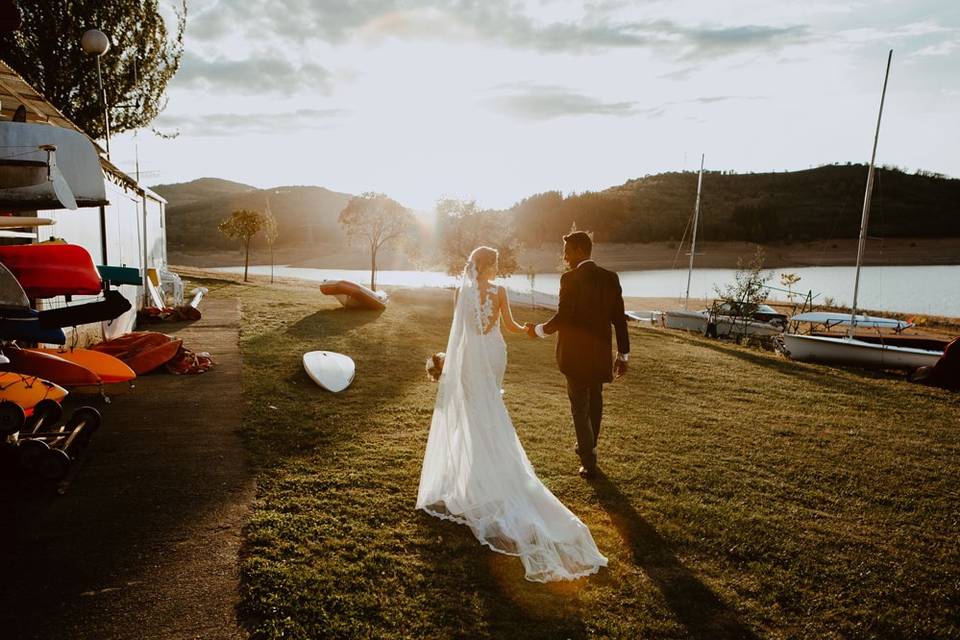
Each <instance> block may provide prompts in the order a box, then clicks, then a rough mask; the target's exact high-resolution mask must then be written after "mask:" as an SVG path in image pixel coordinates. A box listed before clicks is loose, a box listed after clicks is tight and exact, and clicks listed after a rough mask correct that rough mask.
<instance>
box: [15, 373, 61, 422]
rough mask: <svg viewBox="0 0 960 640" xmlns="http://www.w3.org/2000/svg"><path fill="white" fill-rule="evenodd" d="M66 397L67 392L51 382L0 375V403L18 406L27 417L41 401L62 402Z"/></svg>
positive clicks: (17, 374) (19, 374) (34, 377)
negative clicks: (6, 402)
mask: <svg viewBox="0 0 960 640" xmlns="http://www.w3.org/2000/svg"><path fill="white" fill-rule="evenodd" d="M66 397H67V390H66V389H64V388H63V387H61V386H60V385H57V384H54V383H53V382H49V381H47V380H44V379H42V378H38V377H36V376H25V375H23V374H22V373H11V372H8V371H4V372H3V373H0V401H4V400H6V401H9V402H13V403H14V404H17V405H20V407H21V408H23V410H24V411H25V412H26V413H27V414H28V415H29V414H30V413H31V412H32V411H33V408H34V407H35V406H36V405H37V403H38V402H40V401H41V400H47V399H49V400H54V401H56V402H62V401H63V399H64V398H66Z"/></svg>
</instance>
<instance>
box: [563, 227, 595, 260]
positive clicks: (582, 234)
mask: <svg viewBox="0 0 960 640" xmlns="http://www.w3.org/2000/svg"><path fill="white" fill-rule="evenodd" d="M563 241H564V242H566V243H567V244H569V245H571V246H573V247H575V248H577V249H580V250H581V251H582V252H583V253H585V254H586V255H588V256H589V255H590V254H591V253H593V240H591V239H590V234H589V233H587V232H586V231H574V232H573V233H568V234H567V235H565V236H563Z"/></svg>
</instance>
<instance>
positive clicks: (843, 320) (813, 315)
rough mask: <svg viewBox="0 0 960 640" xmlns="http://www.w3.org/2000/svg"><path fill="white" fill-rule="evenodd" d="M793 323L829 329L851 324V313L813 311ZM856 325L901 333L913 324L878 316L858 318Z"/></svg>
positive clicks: (796, 318)
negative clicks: (819, 325)
mask: <svg viewBox="0 0 960 640" xmlns="http://www.w3.org/2000/svg"><path fill="white" fill-rule="evenodd" d="M790 320H791V321H792V322H809V323H810V324H822V325H826V326H828V327H835V326H839V325H848V324H850V314H849V313H836V312H830V311H811V312H809V313H801V314H799V315H796V316H793V317H792V318H790ZM854 325H855V326H858V327H873V328H877V329H896V330H897V331H900V330H902V329H907V328H909V327H912V326H913V324H912V323H910V322H906V321H904V320H895V319H893V318H880V317H878V316H856V317H855V319H854Z"/></svg>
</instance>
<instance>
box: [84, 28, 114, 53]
mask: <svg viewBox="0 0 960 640" xmlns="http://www.w3.org/2000/svg"><path fill="white" fill-rule="evenodd" d="M80 46H81V47H82V48H83V52H84V53H85V54H87V55H88V56H97V57H99V56H102V55H103V54H105V53H106V52H107V50H108V49H109V48H110V39H109V38H107V35H106V34H105V33H104V32H103V31H100V29H90V30H89V31H85V32H84V34H83V36H81V38H80Z"/></svg>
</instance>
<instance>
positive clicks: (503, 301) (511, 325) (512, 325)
mask: <svg viewBox="0 0 960 640" xmlns="http://www.w3.org/2000/svg"><path fill="white" fill-rule="evenodd" d="M498 293H499V295H500V317H501V318H502V319H503V326H504V327H505V328H506V330H507V331H509V332H511V333H525V332H526V329H525V328H524V327H523V325H522V324H517V321H516V320H514V319H513V311H511V310H510V297H509V296H507V288H506V287H500V290H499V291H498Z"/></svg>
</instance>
